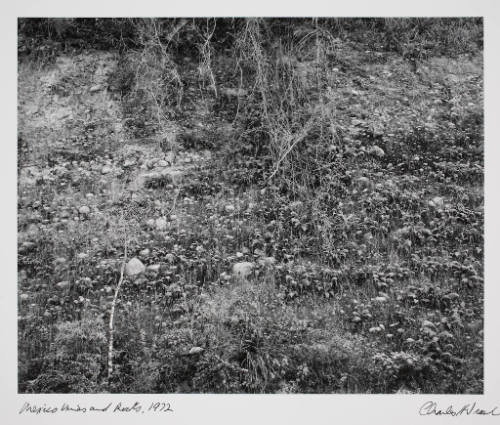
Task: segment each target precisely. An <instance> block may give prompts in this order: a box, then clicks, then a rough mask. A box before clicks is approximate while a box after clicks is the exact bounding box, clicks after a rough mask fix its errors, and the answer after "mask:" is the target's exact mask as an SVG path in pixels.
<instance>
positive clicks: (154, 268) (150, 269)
mask: <svg viewBox="0 0 500 425" xmlns="http://www.w3.org/2000/svg"><path fill="white" fill-rule="evenodd" d="M160 267H161V265H160V264H151V265H149V266H148V267H147V268H146V270H147V271H148V272H152V273H158V272H159V271H160Z"/></svg>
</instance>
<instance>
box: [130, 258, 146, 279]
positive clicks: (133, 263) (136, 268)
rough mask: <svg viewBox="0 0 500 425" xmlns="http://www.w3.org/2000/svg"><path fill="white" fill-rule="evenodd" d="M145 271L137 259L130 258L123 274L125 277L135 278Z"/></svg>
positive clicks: (144, 267)
mask: <svg viewBox="0 0 500 425" xmlns="http://www.w3.org/2000/svg"><path fill="white" fill-rule="evenodd" d="M144 270H146V266H145V265H144V264H142V261H141V260H139V259H138V258H137V257H134V258H132V259H131V260H130V261H129V262H128V263H127V265H126V266H125V273H126V274H127V276H130V277H132V276H137V275H138V274H141V273H143V272H144Z"/></svg>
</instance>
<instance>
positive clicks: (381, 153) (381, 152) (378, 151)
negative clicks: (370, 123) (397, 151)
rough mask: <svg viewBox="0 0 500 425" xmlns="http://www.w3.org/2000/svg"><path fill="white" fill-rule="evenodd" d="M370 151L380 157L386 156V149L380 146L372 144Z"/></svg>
mask: <svg viewBox="0 0 500 425" xmlns="http://www.w3.org/2000/svg"><path fill="white" fill-rule="evenodd" d="M368 152H369V153H370V154H372V155H375V156H376V157H378V158H382V157H384V156H385V152H384V150H383V149H382V148H379V147H378V146H372V147H371V148H370V150H369V151H368Z"/></svg>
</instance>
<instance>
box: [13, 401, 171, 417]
mask: <svg viewBox="0 0 500 425" xmlns="http://www.w3.org/2000/svg"><path fill="white" fill-rule="evenodd" d="M164 412H173V409H172V407H171V405H170V403H165V402H153V403H150V404H148V405H143V404H142V403H140V402H138V401H135V402H134V403H123V402H121V401H120V402H118V403H104V404H102V405H100V406H96V405H87V406H86V405H82V404H79V403H76V404H70V403H62V404H61V405H57V406H56V405H52V406H51V405H47V404H45V403H44V404H40V405H37V404H31V403H28V402H25V403H24V404H23V405H22V407H21V408H20V409H19V414H20V415H24V414H34V415H41V414H55V413H116V414H119V413H132V414H133V413H164Z"/></svg>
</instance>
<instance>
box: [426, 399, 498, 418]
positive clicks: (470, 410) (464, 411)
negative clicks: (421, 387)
mask: <svg viewBox="0 0 500 425" xmlns="http://www.w3.org/2000/svg"><path fill="white" fill-rule="evenodd" d="M418 413H419V415H420V416H429V415H433V416H441V415H450V416H462V415H481V416H500V410H499V409H498V406H494V407H493V408H491V409H482V408H479V407H478V406H477V403H476V402H473V403H469V404H464V405H463V406H461V407H459V408H455V407H454V406H452V405H449V406H448V407H446V408H444V409H443V408H440V407H439V406H438V404H437V403H436V402H435V401H427V402H425V403H424V404H423V405H422V406H420V409H419V410H418Z"/></svg>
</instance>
